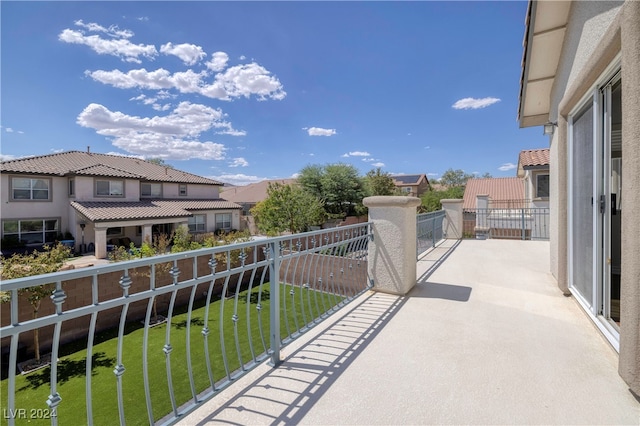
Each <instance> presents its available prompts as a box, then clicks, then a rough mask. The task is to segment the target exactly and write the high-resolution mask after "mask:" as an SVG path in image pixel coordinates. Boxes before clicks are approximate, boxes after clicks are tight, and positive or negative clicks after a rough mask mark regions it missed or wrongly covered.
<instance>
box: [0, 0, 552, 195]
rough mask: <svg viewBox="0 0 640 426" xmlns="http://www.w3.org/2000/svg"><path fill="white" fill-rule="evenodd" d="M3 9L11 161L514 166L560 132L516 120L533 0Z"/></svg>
mask: <svg viewBox="0 0 640 426" xmlns="http://www.w3.org/2000/svg"><path fill="white" fill-rule="evenodd" d="M0 7H1V25H2V27H1V42H2V45H1V54H2V58H1V59H2V62H1V67H2V68H1V71H2V75H1V106H2V109H1V117H0V119H1V123H0V124H1V126H2V128H1V129H0V136H1V143H2V145H1V154H2V158H3V159H11V158H19V157H23V156H29V155H42V154H48V153H53V152H59V151H64V150H86V149H87V146H90V147H91V151H93V152H100V153H113V154H122V155H135V156H142V157H145V158H162V159H163V160H164V161H165V162H166V163H168V164H171V165H173V166H174V167H176V168H178V169H182V170H185V171H189V172H192V173H195V174H198V175H202V176H207V177H212V178H215V179H218V180H221V181H224V182H230V183H234V184H246V183H250V182H255V181H259V180H262V179H265V178H266V179H273V178H284V177H290V176H292V175H294V174H295V173H297V172H298V171H300V169H302V168H303V167H304V166H306V165H308V164H327V163H337V162H344V163H349V164H353V165H355V166H356V167H357V168H358V169H359V170H360V171H361V173H362V174H364V173H366V172H367V171H369V170H371V169H372V168H374V167H381V168H382V169H383V170H384V171H386V172H389V173H392V174H416V173H426V174H428V176H429V177H436V178H437V177H439V176H440V175H441V174H442V173H443V172H444V171H445V170H447V169H448V168H454V169H463V170H465V171H466V172H467V173H474V172H476V173H481V174H482V173H485V172H489V173H491V174H492V175H493V176H496V177H501V176H514V175H515V165H516V164H517V160H518V152H519V151H520V150H522V149H531V148H541V147H546V146H548V139H547V138H546V137H545V136H543V135H542V129H541V128H530V129H519V128H518V124H517V121H516V115H517V108H518V91H519V79H520V63H521V58H522V38H523V34H524V18H525V12H526V8H527V3H526V1H512V2H8V1H2V2H1V3H0Z"/></svg>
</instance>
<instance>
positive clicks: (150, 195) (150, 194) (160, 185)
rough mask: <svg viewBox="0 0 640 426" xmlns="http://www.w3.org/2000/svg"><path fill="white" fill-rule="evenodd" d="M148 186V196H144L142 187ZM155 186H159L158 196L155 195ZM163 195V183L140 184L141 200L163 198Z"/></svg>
mask: <svg viewBox="0 0 640 426" xmlns="http://www.w3.org/2000/svg"><path fill="white" fill-rule="evenodd" d="M146 185H148V186H149V194H148V195H147V194H144V193H143V191H142V187H143V186H146ZM154 186H158V187H159V188H160V193H159V194H157V195H156V194H154V193H153V187H154ZM162 193H163V187H162V182H140V198H162Z"/></svg>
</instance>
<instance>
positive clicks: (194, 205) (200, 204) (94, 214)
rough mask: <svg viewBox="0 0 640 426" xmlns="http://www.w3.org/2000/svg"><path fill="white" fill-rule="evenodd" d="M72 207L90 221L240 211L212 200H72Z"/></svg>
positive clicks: (229, 204) (221, 201)
mask: <svg viewBox="0 0 640 426" xmlns="http://www.w3.org/2000/svg"><path fill="white" fill-rule="evenodd" d="M71 206H72V207H73V208H74V209H76V210H77V211H78V212H79V213H80V214H82V215H83V216H85V217H86V218H87V219H89V220H91V221H93V222H104V221H111V220H135V219H156V218H170V217H172V218H175V217H189V216H191V214H192V213H191V211H195V210H218V209H225V210H226V209H240V208H241V207H240V206H239V205H237V204H235V203H231V202H229V201H226V200H222V199H214V200H155V199H153V200H151V199H150V200H142V201H72V202H71Z"/></svg>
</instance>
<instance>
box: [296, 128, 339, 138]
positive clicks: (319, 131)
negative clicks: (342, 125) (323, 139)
mask: <svg viewBox="0 0 640 426" xmlns="http://www.w3.org/2000/svg"><path fill="white" fill-rule="evenodd" d="M302 130H306V131H307V133H308V134H309V136H333V135H335V134H336V129H323V128H322V127H303V128H302Z"/></svg>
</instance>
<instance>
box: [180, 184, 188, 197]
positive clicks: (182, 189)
mask: <svg viewBox="0 0 640 426" xmlns="http://www.w3.org/2000/svg"><path fill="white" fill-rule="evenodd" d="M178 194H179V195H180V196H181V197H186V196H187V184H185V183H181V184H180V185H179V187H178Z"/></svg>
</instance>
